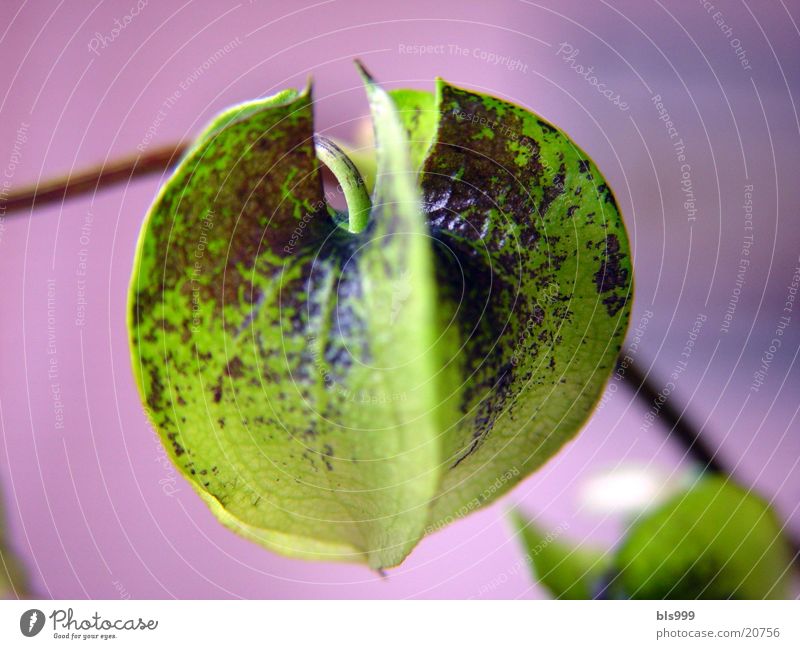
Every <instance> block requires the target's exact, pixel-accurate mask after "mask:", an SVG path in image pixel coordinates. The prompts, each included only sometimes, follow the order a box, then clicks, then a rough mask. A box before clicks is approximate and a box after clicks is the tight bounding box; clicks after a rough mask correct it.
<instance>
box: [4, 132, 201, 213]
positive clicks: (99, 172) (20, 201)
mask: <svg viewBox="0 0 800 649" xmlns="http://www.w3.org/2000/svg"><path fill="white" fill-rule="evenodd" d="M185 151H186V145H185V144H182V143H179V144H170V145H167V146H163V147H160V148H157V149H153V150H152V151H148V152H145V153H141V154H138V155H136V156H130V157H126V158H121V159H119V160H114V161H112V162H109V163H108V164H105V165H103V166H102V167H93V168H90V169H85V170H83V171H80V172H78V173H75V174H70V175H69V176H66V177H64V178H58V179H55V180H50V181H47V182H44V183H41V184H39V185H33V186H30V187H25V188H23V189H21V190H20V191H18V192H12V193H11V194H9V196H8V197H7V198H6V199H5V201H3V202H0V207H4V208H5V214H9V213H11V212H19V211H22V210H29V209H32V208H33V207H41V206H43V205H46V204H48V203H57V202H58V203H60V202H62V201H64V200H66V199H68V198H75V197H76V196H80V195H81V194H86V193H89V192H96V191H98V190H100V189H103V188H105V187H108V186H111V185H115V184H117V183H121V182H125V181H130V180H132V179H134V178H137V177H139V176H145V175H147V174H152V173H156V172H161V171H164V170H165V169H168V168H169V167H170V166H172V165H173V164H175V163H176V162H177V161H178V160H179V159H180V157H181V156H182V155H183V153H184V152H185ZM1 200H2V199H0V201H1ZM0 212H2V210H0Z"/></svg>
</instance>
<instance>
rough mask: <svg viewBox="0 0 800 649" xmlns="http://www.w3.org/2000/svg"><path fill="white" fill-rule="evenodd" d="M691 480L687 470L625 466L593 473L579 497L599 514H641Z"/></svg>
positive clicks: (589, 508)
mask: <svg viewBox="0 0 800 649" xmlns="http://www.w3.org/2000/svg"><path fill="white" fill-rule="evenodd" d="M689 480H690V476H689V475H687V473H686V472H684V471H680V472H675V471H673V472H670V473H667V472H666V471H664V470H661V469H657V468H652V467H650V468H644V467H641V466H622V467H618V468H615V469H612V470H610V471H603V472H599V473H597V474H595V475H593V476H591V477H590V478H589V479H588V480H586V481H585V482H584V484H583V485H582V487H581V489H580V495H579V499H580V503H581V504H582V505H583V506H584V507H586V509H588V510H590V511H591V512H593V513H596V514H618V515H632V514H639V513H641V512H643V511H645V510H647V509H650V508H652V507H656V506H658V505H660V504H661V503H663V502H664V501H666V500H667V499H668V498H669V497H670V496H672V495H673V494H675V493H676V492H677V491H680V490H681V489H683V488H684V487H685V486H686V485H687V484H688V483H689Z"/></svg>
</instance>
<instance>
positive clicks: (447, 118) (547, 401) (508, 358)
mask: <svg viewBox="0 0 800 649" xmlns="http://www.w3.org/2000/svg"><path fill="white" fill-rule="evenodd" d="M436 105H437V107H438V115H437V118H436V120H435V123H436V125H437V130H436V134H435V138H434V139H433V144H432V146H431V149H430V150H429V152H428V155H427V158H426V160H425V164H424V166H423V172H422V177H421V186H422V191H423V197H424V201H425V203H426V210H427V212H428V222H429V224H430V228H431V233H432V236H433V237H434V238H435V239H436V240H437V242H438V244H439V245H438V246H437V255H438V258H439V264H438V265H437V279H438V283H439V286H440V291H441V293H442V302H443V305H445V306H446V307H449V309H450V311H451V312H452V313H453V324H452V328H455V329H456V330H457V331H458V335H459V337H460V339H461V340H462V341H463V347H462V348H461V350H460V352H459V354H458V355H457V356H456V357H455V358H453V359H452V362H453V363H455V364H456V365H458V367H459V373H460V375H461V376H462V377H464V390H463V395H462V397H461V404H460V409H461V412H462V413H463V417H462V419H461V421H460V422H459V425H458V426H457V428H456V429H455V430H454V431H452V432H451V433H450V435H449V440H448V442H449V443H448V460H447V463H448V466H449V469H448V471H447V472H446V473H445V476H444V481H443V485H442V488H441V491H440V494H439V496H438V497H437V500H436V501H435V503H434V505H433V509H432V515H431V521H432V524H433V525H434V526H438V525H440V524H441V523H442V522H444V521H447V520H450V519H451V518H452V517H457V516H461V515H463V514H465V513H468V512H470V511H473V510H474V509H475V508H477V507H479V506H482V505H483V504H485V503H487V502H491V501H492V500H494V499H496V498H497V497H498V496H500V495H502V494H503V493H505V492H506V491H508V489H510V488H511V487H512V486H513V485H514V484H516V483H517V482H519V481H520V480H521V479H523V478H524V477H525V476H527V475H529V474H530V473H531V472H532V471H534V470H535V469H537V468H538V467H540V466H541V465H542V464H543V463H544V462H545V461H546V460H547V459H548V458H550V457H552V456H553V455H554V454H555V453H556V452H557V451H558V450H559V449H560V448H561V446H562V445H563V444H564V443H565V442H566V441H568V440H569V439H571V438H572V437H573V436H574V435H575V434H576V433H577V432H578V431H579V430H580V428H581V426H582V425H583V423H584V422H585V421H586V419H587V417H588V415H589V413H590V411H591V409H592V407H593V406H594V404H595V403H596V401H597V399H598V398H599V396H600V394H601V392H602V389H603V386H604V384H605V381H606V379H607V377H608V376H609V374H610V373H611V371H612V370H613V367H614V362H615V359H616V356H617V353H618V351H619V349H620V346H621V344H622V340H623V338H624V335H625V331H626V328H627V324H628V318H629V312H630V301H629V295H630V291H631V281H632V272H631V258H630V251H629V247H628V239H627V235H626V232H625V227H624V225H623V223H622V218H621V216H620V213H619V210H618V208H617V205H616V202H615V200H614V196H613V194H612V192H611V190H610V188H609V187H608V185H607V184H606V182H605V180H604V179H603V177H602V175H601V174H600V172H599V170H598V169H597V167H596V166H595V165H594V163H593V162H592V161H591V160H590V159H589V158H588V156H587V155H586V154H585V153H584V152H583V151H581V150H580V149H579V148H578V147H577V146H576V145H575V144H574V143H573V142H572V141H571V140H570V139H569V138H568V137H567V136H566V135H565V134H564V133H563V132H562V131H560V130H558V129H557V128H555V127H554V126H552V125H551V124H549V123H548V122H546V121H544V120H543V119H542V118H540V117H538V116H537V115H535V114H534V113H531V112H529V111H527V110H525V109H524V108H521V107H519V106H515V105H513V104H510V103H508V102H505V101H502V100H500V99H496V98H494V97H489V96H486V95H480V94H477V93H473V92H470V91H467V90H463V89H460V88H456V87H454V86H451V85H449V84H447V83H445V82H443V81H441V80H439V81H438V83H437V98H436ZM428 121H429V122H430V120H428ZM417 139H420V140H424V138H423V137H419V136H418V138H417ZM445 306H443V307H442V308H443V310H444V308H445ZM509 475H510V477H508V476H509Z"/></svg>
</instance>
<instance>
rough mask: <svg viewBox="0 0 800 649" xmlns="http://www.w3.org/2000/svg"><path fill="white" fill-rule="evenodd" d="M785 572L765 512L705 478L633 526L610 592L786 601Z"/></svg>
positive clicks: (777, 529)
mask: <svg viewBox="0 0 800 649" xmlns="http://www.w3.org/2000/svg"><path fill="white" fill-rule="evenodd" d="M790 565H791V552H790V550H789V547H788V545H787V543H786V540H785V539H784V537H783V535H782V533H781V524H780V522H779V521H778V519H777V518H776V516H775V513H774V512H773V511H772V509H771V508H770V507H769V505H768V504H767V503H765V502H764V501H763V500H762V499H761V498H759V497H758V496H756V495H755V494H754V493H752V492H748V491H745V490H744V489H742V488H741V487H739V486H737V485H735V484H734V483H732V482H731V481H730V480H728V479H726V478H722V477H704V478H701V479H700V480H699V481H698V482H697V483H696V485H695V486H694V487H692V488H691V489H689V490H688V491H686V492H684V493H681V494H679V495H677V496H675V497H673V498H672V499H671V500H670V501H669V502H668V503H666V504H665V505H664V506H663V507H661V508H659V509H658V510H656V511H655V512H653V513H651V514H648V515H646V516H644V517H643V518H642V519H640V520H638V521H636V523H635V524H634V526H633V527H632V529H631V531H630V533H629V534H628V536H627V538H626V539H625V541H624V542H623V544H622V546H621V547H620V549H619V551H618V553H617V557H616V559H615V562H614V572H615V573H616V575H617V576H616V578H615V579H614V580H613V582H612V584H611V587H610V591H611V592H612V593H614V594H616V595H617V596H621V597H630V598H635V599H762V598H785V597H787V596H788V582H789V567H790Z"/></svg>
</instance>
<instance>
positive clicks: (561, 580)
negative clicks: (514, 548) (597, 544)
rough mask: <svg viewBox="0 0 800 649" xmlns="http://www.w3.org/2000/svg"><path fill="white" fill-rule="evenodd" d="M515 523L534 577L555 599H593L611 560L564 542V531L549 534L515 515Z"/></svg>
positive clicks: (513, 516) (595, 551) (590, 550)
mask: <svg viewBox="0 0 800 649" xmlns="http://www.w3.org/2000/svg"><path fill="white" fill-rule="evenodd" d="M512 521H513V523H514V525H515V527H516V529H517V532H518V533H519V534H520V536H521V540H522V543H523V546H524V550H525V555H526V557H527V559H528V562H529V564H530V566H531V573H532V575H533V578H534V579H536V580H537V581H538V582H539V583H540V584H541V585H542V586H544V587H545V588H546V589H547V590H548V591H549V592H550V594H551V595H552V596H553V598H555V599H592V598H593V597H594V594H595V590H596V589H597V584H598V583H599V581H600V579H601V577H602V575H603V573H604V571H605V570H606V568H607V567H608V564H609V558H608V556H607V555H606V554H605V553H603V552H599V551H597V550H594V549H587V548H584V547H574V546H572V545H570V544H569V543H567V542H564V541H562V540H560V537H561V533H562V530H561V528H560V527H559V528H556V529H555V530H552V531H548V532H545V531H544V530H542V529H541V528H540V527H538V526H537V525H536V524H535V523H533V521H528V520H526V519H525V517H523V516H522V515H521V514H520V513H519V512H514V513H513V515H512Z"/></svg>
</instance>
